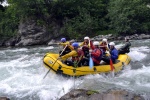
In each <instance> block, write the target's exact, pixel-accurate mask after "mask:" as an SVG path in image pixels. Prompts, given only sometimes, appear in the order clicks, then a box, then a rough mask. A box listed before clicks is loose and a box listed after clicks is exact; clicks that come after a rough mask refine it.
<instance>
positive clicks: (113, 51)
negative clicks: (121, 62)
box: [110, 48, 118, 63]
mask: <svg viewBox="0 0 150 100" xmlns="http://www.w3.org/2000/svg"><path fill="white" fill-rule="evenodd" d="M110 55H111V60H112V62H113V63H115V61H116V59H118V50H117V49H116V48H113V49H111V51H110Z"/></svg>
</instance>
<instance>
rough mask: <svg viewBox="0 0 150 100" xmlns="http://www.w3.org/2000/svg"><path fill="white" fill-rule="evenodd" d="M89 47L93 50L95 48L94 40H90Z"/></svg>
mask: <svg viewBox="0 0 150 100" xmlns="http://www.w3.org/2000/svg"><path fill="white" fill-rule="evenodd" d="M89 48H90V49H92V50H94V45H93V42H92V41H90V47H89Z"/></svg>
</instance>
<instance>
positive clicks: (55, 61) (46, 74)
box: [43, 45, 68, 79]
mask: <svg viewBox="0 0 150 100" xmlns="http://www.w3.org/2000/svg"><path fill="white" fill-rule="evenodd" d="M67 46H68V45H66V46H65V47H64V49H63V50H62V52H61V53H60V54H59V57H60V55H62V53H63V52H64V51H65V49H66V47H67ZM59 57H58V58H57V59H56V61H55V62H54V63H53V65H52V67H53V66H54V65H55V63H56V62H57V60H58V59H59ZM50 70H51V69H49V70H48V71H47V73H46V74H45V75H44V77H43V79H44V78H45V77H46V76H47V74H48V73H49V72H50Z"/></svg>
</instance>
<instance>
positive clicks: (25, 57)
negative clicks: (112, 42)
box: [0, 40, 150, 100]
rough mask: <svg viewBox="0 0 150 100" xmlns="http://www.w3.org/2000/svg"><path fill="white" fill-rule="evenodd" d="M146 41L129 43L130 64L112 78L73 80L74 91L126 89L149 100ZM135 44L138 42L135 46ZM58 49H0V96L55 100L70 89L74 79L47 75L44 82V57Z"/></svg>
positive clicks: (149, 66)
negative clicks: (130, 44)
mask: <svg viewBox="0 0 150 100" xmlns="http://www.w3.org/2000/svg"><path fill="white" fill-rule="evenodd" d="M149 42H150V41H149V40H145V41H140V40H137V41H132V47H131V52H130V53H129V56H130V57H131V60H132V61H131V64H129V65H127V66H125V69H124V70H122V71H121V72H120V73H119V74H118V75H117V76H115V77H114V78H111V77H109V76H106V75H105V74H101V75H99V74H96V75H87V76H83V77H80V78H77V79H75V88H82V89H91V90H97V91H101V92H102V91H106V90H108V89H112V88H122V89H129V90H131V91H134V92H136V93H140V94H143V95H145V98H148V99H150V98H149V97H148V95H149V94H150V84H149V83H150V76H149V74H150V72H149V71H148V70H150V62H149V61H150V58H149V56H150V45H148V46H146V44H150V43H149ZM137 43H140V45H139V44H138V47H137ZM118 46H120V45H118ZM58 49H59V48H58V47H52V46H50V47H45V46H42V47H26V48H2V49H0V96H6V97H9V98H10V99H11V100H57V99H59V98H60V97H61V96H62V95H64V94H66V93H67V92H69V91H70V90H71V89H73V88H74V78H65V77H62V76H58V75H56V74H55V73H53V72H50V73H49V74H48V75H47V76H46V78H45V79H43V77H44V75H45V74H46V72H47V71H48V70H47V69H46V68H45V67H44V66H43V62H42V59H43V56H44V54H45V53H47V52H58ZM141 63H142V64H141ZM137 66H139V67H137Z"/></svg>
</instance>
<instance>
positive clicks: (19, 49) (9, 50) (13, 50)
mask: <svg viewBox="0 0 150 100" xmlns="http://www.w3.org/2000/svg"><path fill="white" fill-rule="evenodd" d="M20 51H28V49H27V48H17V49H8V50H5V52H20Z"/></svg>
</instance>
